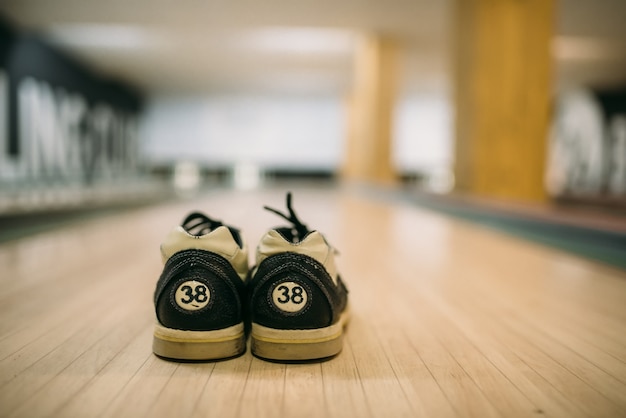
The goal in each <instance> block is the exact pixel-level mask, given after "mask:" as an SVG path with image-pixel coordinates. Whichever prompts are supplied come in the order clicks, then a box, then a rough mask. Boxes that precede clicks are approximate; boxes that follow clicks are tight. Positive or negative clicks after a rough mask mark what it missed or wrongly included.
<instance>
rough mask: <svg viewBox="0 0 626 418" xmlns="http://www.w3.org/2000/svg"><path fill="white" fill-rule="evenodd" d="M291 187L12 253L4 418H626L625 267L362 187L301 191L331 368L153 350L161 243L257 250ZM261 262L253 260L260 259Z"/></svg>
mask: <svg viewBox="0 0 626 418" xmlns="http://www.w3.org/2000/svg"><path fill="white" fill-rule="evenodd" d="M283 204H284V190H281V189H278V188H275V189H265V190H254V191H245V192H242V191H234V190H215V191H212V192H211V193H210V194H209V195H207V196H206V197H205V198H203V199H200V200H181V201H179V202H174V203H170V204H164V205H157V206H153V207H146V208H141V209H137V210H132V211H128V212H124V213H120V214H109V215H106V216H103V217H100V218H93V219H90V220H83V221H80V222H77V223H75V224H70V225H68V226H65V227H63V228H61V229H57V230H52V231H48V232H43V233H40V234H38V235H33V236H29V237H24V238H20V239H17V240H14V241H8V242H4V243H2V244H1V245H0V263H2V265H3V273H2V275H1V276H0V416H7V417H10V416H14V417H30V416H33V417H114V416H115V417H133V418H134V417H143V416H145V417H148V416H149V417H169V416H178V417H195V418H199V417H233V418H234V417H249V416H255V417H317V416H328V417H388V416H393V417H402V416H405V417H413V416H437V417H469V416H478V417H489V416H507V417H508V416H511V417H532V416H546V417H596V416H598V417H616V416H626V395H625V394H626V303H624V302H625V301H626V272H624V271H620V270H616V269H614V268H612V267H607V266H604V265H601V264H597V263H595V262H592V261H588V260H585V259H582V258H579V257H576V256H572V255H569V254H567V253H565V252H562V251H559V250H555V249H551V248H547V247H544V246H541V245H538V244H535V243H531V242H528V241H524V240H520V239H518V238H515V237H511V236H508V235H506V234H503V233H501V232H499V231H495V230H491V229H485V228H483V227H480V226H476V225H474V224H471V223H469V222H465V221H459V220H455V219H451V218H448V217H446V216H442V215H440V214H438V213H434V212H430V211H426V210H422V209H420V208H417V207H414V206H410V205H408V204H405V203H402V202H392V201H389V200H386V199H385V198H383V197H377V196H375V194H374V195H373V194H372V193H366V194H364V193H362V192H361V191H359V190H356V189H349V188H326V187H317V188H316V187H296V188H295V190H294V205H295V208H296V211H297V212H298V214H299V216H300V217H301V218H302V219H303V220H304V221H305V222H306V223H307V224H308V225H309V226H311V227H314V228H317V229H320V230H321V231H322V232H324V233H325V235H326V237H327V239H328V240H329V241H330V242H331V243H332V244H334V245H335V246H336V247H337V248H338V249H339V250H340V255H339V257H338V264H339V269H340V271H341V273H342V276H343V278H344V279H345V281H346V282H347V283H348V287H349V289H350V304H351V312H352V320H351V322H350V324H349V326H348V328H347V332H346V334H345V343H344V344H345V345H344V350H343V352H342V353H340V354H339V355H338V356H336V357H335V358H332V359H330V360H327V361H325V362H321V363H319V362H313V363H305V364H281V363H271V362H267V361H263V360H261V359H258V358H255V357H253V356H252V355H251V354H250V352H249V351H248V352H246V353H245V354H244V355H242V356H240V357H238V358H235V359H229V360H224V361H220V362H215V363H175V362H170V361H165V360H162V359H159V358H157V357H155V356H154V355H153V354H152V353H151V342H152V327H153V321H154V313H153V307H152V293H153V291H154V285H155V283H156V280H157V278H158V276H159V274H160V270H161V265H160V258H159V251H158V248H159V245H160V242H161V240H162V239H163V237H164V236H165V234H166V233H167V232H168V231H169V229H170V228H171V227H172V226H173V225H176V224H177V223H178V222H180V221H181V220H182V218H183V217H184V215H185V214H186V213H187V212H188V211H191V210H197V209H199V210H204V211H206V212H208V213H209V214H212V215H214V216H216V217H218V218H221V219H223V220H224V221H225V222H227V223H232V224H234V225H236V226H238V227H240V228H241V229H242V231H243V234H244V237H245V239H246V241H247V242H248V246H249V248H250V250H251V253H253V252H254V247H255V245H256V242H258V240H259V239H260V237H261V236H262V234H263V233H264V232H265V231H266V230H267V228H269V227H272V226H275V225H278V224H280V223H281V221H280V220H279V219H277V218H276V217H275V216H274V215H272V214H271V213H266V212H265V211H263V210H262V206H263V205H268V206H272V207H277V208H280V207H282V205H283ZM250 261H251V263H252V262H253V259H252V256H251V260H250Z"/></svg>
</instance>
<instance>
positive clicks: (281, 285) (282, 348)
mask: <svg viewBox="0 0 626 418" xmlns="http://www.w3.org/2000/svg"><path fill="white" fill-rule="evenodd" d="M265 209H267V210H269V211H271V212H273V213H276V214H278V215H279V216H281V217H283V218H284V219H286V220H287V221H288V222H290V223H291V225H290V226H286V227H279V228H275V229H272V230H270V231H269V232H267V233H266V234H265V235H264V236H263V237H262V239H261V241H260V243H259V245H258V247H257V254H256V262H257V264H256V267H255V268H254V269H253V272H252V273H251V277H252V278H251V279H250V280H249V282H248V297H249V301H250V318H251V322H252V323H251V348H252V353H253V354H254V355H256V356H258V357H261V358H265V359H270V360H281V361H291V360H293V361H298V360H313V359H321V358H326V357H330V356H334V355H335V354H338V353H339V352H340V351H341V349H342V346H343V332H344V325H345V324H346V323H347V319H348V309H347V307H348V291H347V289H346V286H345V285H344V283H343V282H342V280H341V277H340V276H339V274H338V273H337V267H336V265H335V253H336V251H335V250H334V249H333V247H332V246H331V245H329V244H328V242H327V241H326V239H325V238H324V236H323V235H322V234H321V233H320V232H318V231H315V230H309V229H308V228H307V227H306V226H305V225H304V224H303V223H302V222H301V221H300V220H299V219H298V217H297V216H296V213H295V212H294V210H293V208H292V206H291V193H288V194H287V210H288V211H289V213H288V214H283V213H281V212H279V211H277V210H275V209H272V208H268V207H265Z"/></svg>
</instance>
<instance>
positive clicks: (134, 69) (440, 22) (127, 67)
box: [0, 0, 626, 95]
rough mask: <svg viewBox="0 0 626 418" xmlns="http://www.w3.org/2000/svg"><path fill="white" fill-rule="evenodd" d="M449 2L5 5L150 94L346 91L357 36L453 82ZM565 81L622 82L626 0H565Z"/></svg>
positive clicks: (425, 82) (118, 0)
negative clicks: (389, 40) (382, 42)
mask: <svg viewBox="0 0 626 418" xmlns="http://www.w3.org/2000/svg"><path fill="white" fill-rule="evenodd" d="M453 3H454V1H453V0H437V1H435V0H384V1H382V0H379V1H375V0H342V1H336V0H334V1H330V0H317V1H311V0H263V1H261V0H211V1H208V0H206V1H201V0H134V1H131V0H107V1H100V0H3V1H2V2H1V3H0V13H1V14H3V15H5V16H6V17H8V18H9V19H10V20H11V21H12V22H14V23H15V24H17V25H18V26H19V27H21V28H23V29H25V30H35V31H38V32H40V33H41V34H42V35H43V36H44V37H46V38H48V39H49V40H50V41H51V42H53V43H56V44H57V45H59V46H61V47H62V48H64V49H66V50H68V51H70V52H71V53H72V54H73V55H75V56H77V57H79V58H80V59H82V60H83V61H85V62H87V63H88V65H90V66H91V67H92V68H94V69H95V70H97V71H99V72H101V73H104V74H106V75H109V76H113V77H116V78H119V79H122V80H124V81H127V82H130V83H131V84H133V85H136V86H138V87H140V88H142V89H144V90H145V91H146V92H148V93H149V94H157V95H158V94H179V95H190V94H191V95H196V94H198V95H199V94H205V93H220V92H229V93H232V92H264V93H305V94H311V93H324V94H328V93H331V94H343V93H344V92H346V91H348V90H349V88H350V85H351V76H352V72H353V71H352V65H353V54H354V51H355V47H356V46H357V44H358V42H359V39H360V36H362V34H365V33H374V34H382V35H385V36H390V37H393V38H395V39H397V40H398V41H399V43H400V44H401V45H402V47H403V49H402V50H403V55H402V57H403V59H402V61H401V62H402V69H403V72H402V74H403V77H402V80H403V81H402V82H403V87H404V90H405V91H422V92H444V93H445V92H447V91H449V73H450V71H449V70H450V66H449V56H450V54H449V51H450V34H451V30H452V25H451V15H452V11H453V10H452V6H453ZM558 4H559V7H558V13H557V14H558V17H557V24H556V32H557V33H556V37H555V41H554V45H553V50H554V56H555V60H556V78H557V81H558V86H570V85H578V84H591V85H593V86H615V85H618V84H620V83H626V24H624V22H626V1H623V0H598V1H589V0H561V1H560V2H559V3H558Z"/></svg>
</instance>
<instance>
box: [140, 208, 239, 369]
mask: <svg viewBox="0 0 626 418" xmlns="http://www.w3.org/2000/svg"><path fill="white" fill-rule="evenodd" d="M161 256H162V259H163V263H164V264H165V267H164V269H163V273H162V274H161V277H160V278H159V280H158V282H157V286H156V290H155V293H154V304H155V311H156V317H157V323H156V325H155V329H154V339H153V346H152V349H153V351H154V353H155V354H156V355H158V356H160V357H165V358H170V359H176V360H217V359H222V358H228V357H234V356H237V355H240V354H242V353H243V352H244V351H245V350H246V334H245V327H244V321H245V314H244V311H245V279H246V276H247V274H248V250H247V248H246V245H245V243H244V242H243V238H242V237H241V234H240V232H239V231H238V230H237V229H235V228H233V227H231V226H227V225H224V224H222V223H221V222H220V221H216V220H213V219H210V218H208V217H207V216H205V215H203V214H201V213H192V214H190V215H189V216H188V217H187V218H186V219H185V220H184V221H183V223H182V225H181V226H178V227H176V228H174V229H173V230H172V231H171V232H170V233H169V234H168V235H167V237H166V238H165V241H164V242H163V244H162V245H161Z"/></svg>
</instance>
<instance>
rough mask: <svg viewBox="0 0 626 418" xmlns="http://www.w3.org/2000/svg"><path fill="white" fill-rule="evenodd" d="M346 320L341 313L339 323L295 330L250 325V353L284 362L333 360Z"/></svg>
mask: <svg viewBox="0 0 626 418" xmlns="http://www.w3.org/2000/svg"><path fill="white" fill-rule="evenodd" d="M348 318H349V315H348V313H347V312H344V313H343V314H342V315H341V318H340V319H339V321H338V322H337V323H335V324H333V325H331V326H329V327H325V328H316V329H295V330H285V329H275V328H268V327H265V326H263V325H259V324H255V323H254V322H253V323H252V330H251V333H250V341H251V350H252V354H254V355H255V356H258V357H261V358H265V359H268V360H284V361H300V360H317V359H322V358H326V357H332V356H334V355H336V354H339V352H341V349H342V348H343V332H344V327H345V326H346V325H347V323H348Z"/></svg>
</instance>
